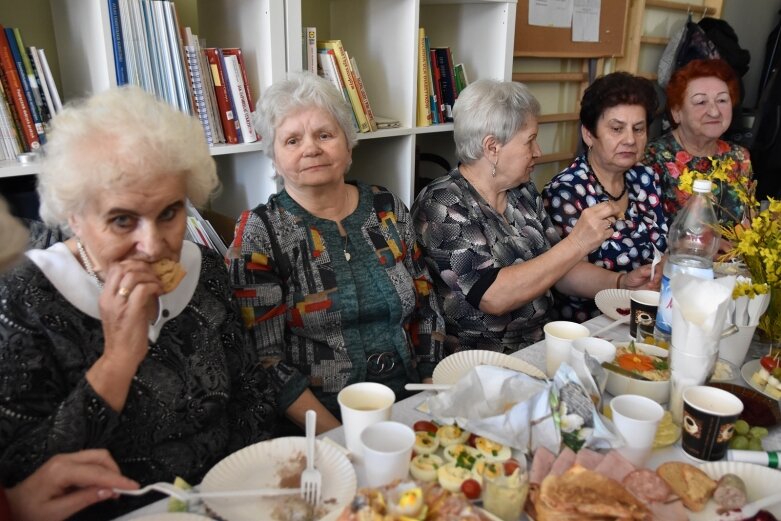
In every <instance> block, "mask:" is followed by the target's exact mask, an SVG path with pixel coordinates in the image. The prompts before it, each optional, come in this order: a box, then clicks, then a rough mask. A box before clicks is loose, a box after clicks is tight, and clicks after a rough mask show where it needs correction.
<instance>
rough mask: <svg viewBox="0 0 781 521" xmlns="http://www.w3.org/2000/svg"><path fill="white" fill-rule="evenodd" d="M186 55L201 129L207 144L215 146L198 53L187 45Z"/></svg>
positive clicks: (185, 47)
mask: <svg viewBox="0 0 781 521" xmlns="http://www.w3.org/2000/svg"><path fill="white" fill-rule="evenodd" d="M184 53H185V56H186V59H187V71H188V73H189V77H190V82H191V83H192V90H193V102H194V104H195V111H196V113H197V115H198V121H200V122H201V127H203V134H204V136H206V142H207V143H208V144H210V145H213V144H214V133H213V132H212V128H211V123H210V122H209V112H208V109H207V107H206V95H205V94H204V90H203V81H202V80H201V68H200V64H199V62H198V51H196V50H195V49H194V48H193V46H192V45H185V46H184Z"/></svg>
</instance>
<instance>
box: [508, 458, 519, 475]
mask: <svg viewBox="0 0 781 521" xmlns="http://www.w3.org/2000/svg"><path fill="white" fill-rule="evenodd" d="M518 467H520V465H519V464H518V462H517V461H515V460H514V459H508V460H507V461H505V462H504V475H505V476H509V475H510V474H512V473H513V472H515V469H517V468H518Z"/></svg>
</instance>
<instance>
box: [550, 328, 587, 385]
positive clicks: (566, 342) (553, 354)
mask: <svg viewBox="0 0 781 521" xmlns="http://www.w3.org/2000/svg"><path fill="white" fill-rule="evenodd" d="M542 330H543V331H544V332H545V372H546V373H547V374H548V377H549V378H553V375H554V374H556V371H557V370H558V369H559V366H560V365H561V363H562V362H566V361H567V359H568V358H569V352H570V349H572V341H573V340H575V339H576V338H584V337H587V336H589V335H590V334H591V332H590V331H589V330H588V328H587V327H586V326H584V325H583V324H578V323H576V322H567V321H565V320H559V321H556V322H548V323H547V324H545V327H544V328H543V329H542Z"/></svg>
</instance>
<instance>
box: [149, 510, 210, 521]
mask: <svg viewBox="0 0 781 521" xmlns="http://www.w3.org/2000/svg"><path fill="white" fill-rule="evenodd" d="M134 519H135V521H212V518H210V517H206V516H199V515H198V514H187V513H185V512H167V513H165V514H150V515H148V516H143V517H136V518H134Z"/></svg>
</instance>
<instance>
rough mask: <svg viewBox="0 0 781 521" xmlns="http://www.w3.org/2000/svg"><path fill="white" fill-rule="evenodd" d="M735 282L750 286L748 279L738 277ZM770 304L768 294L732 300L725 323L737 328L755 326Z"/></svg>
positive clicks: (745, 296)
mask: <svg viewBox="0 0 781 521" xmlns="http://www.w3.org/2000/svg"><path fill="white" fill-rule="evenodd" d="M736 282H737V283H738V284H750V283H751V282H752V280H751V278H750V277H744V276H743V275H738V277H737V279H736ZM769 304H770V293H765V294H763V295H753V296H748V295H743V296H741V297H738V298H736V299H733V300H732V304H731V305H730V310H729V312H728V313H727V323H728V324H733V325H736V326H738V327H744V326H756V325H758V324H759V317H761V316H762V314H763V313H764V312H765V311H766V310H767V306H768V305H769Z"/></svg>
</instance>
